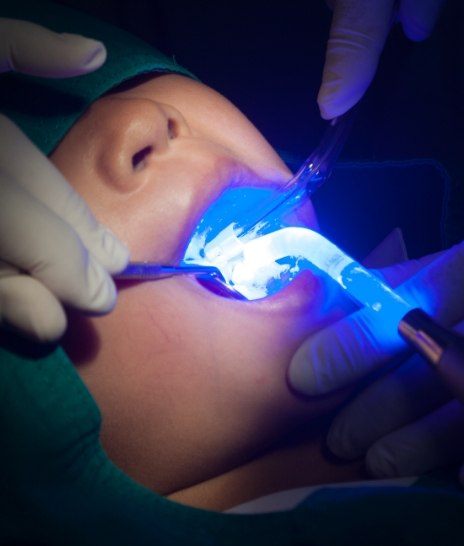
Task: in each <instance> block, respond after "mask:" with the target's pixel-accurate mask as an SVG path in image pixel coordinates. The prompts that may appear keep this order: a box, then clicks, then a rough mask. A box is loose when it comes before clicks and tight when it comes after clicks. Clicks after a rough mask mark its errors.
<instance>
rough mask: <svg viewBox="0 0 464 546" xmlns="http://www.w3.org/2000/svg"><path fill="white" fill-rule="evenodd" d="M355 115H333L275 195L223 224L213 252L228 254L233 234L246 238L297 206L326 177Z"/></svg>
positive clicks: (230, 251) (260, 231)
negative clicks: (293, 172)
mask: <svg viewBox="0 0 464 546" xmlns="http://www.w3.org/2000/svg"><path fill="white" fill-rule="evenodd" d="M354 116H355V110H354V109H351V110H349V111H348V112H347V113H346V114H343V115H342V116H340V117H338V118H336V119H333V120H332V121H331V122H330V124H329V127H328V128H327V129H326V132H325V134H324V136H323V138H322V140H321V142H320V144H319V146H318V147H317V148H316V149H315V150H314V151H313V152H312V153H311V154H310V156H309V157H308V158H307V159H306V161H305V162H304V163H303V164H302V165H301V167H300V168H299V169H298V171H297V173H296V174H295V175H294V176H293V177H292V178H291V179H290V180H289V181H288V182H286V183H285V184H284V186H283V187H282V188H280V191H279V193H278V195H274V196H273V197H272V198H271V199H268V200H265V201H264V202H263V203H261V204H260V205H259V206H258V207H254V208H253V209H251V210H249V211H248V212H247V214H246V215H243V216H242V218H243V219H238V220H237V222H236V223H234V224H232V226H228V227H227V228H225V229H224V230H223V231H222V232H221V233H220V234H219V235H218V236H217V238H216V241H215V245H216V254H217V255H219V254H221V253H223V254H227V255H231V254H232V253H233V251H234V248H235V243H236V238H240V239H242V238H243V240H250V239H253V238H255V237H257V236H258V235H262V234H264V233H265V232H266V231H269V229H271V227H272V225H273V223H274V221H275V220H276V219H279V218H282V217H283V216H284V215H285V214H286V213H288V212H289V211H290V210H293V209H295V208H297V207H299V206H300V205H301V204H302V203H303V202H305V201H306V200H307V199H309V198H310V197H311V195H312V194H313V193H314V192H315V191H316V190H317V189H318V188H320V187H321V186H322V184H323V183H324V182H325V181H326V180H327V179H328V178H329V176H330V174H331V172H332V169H333V166H334V165H335V162H336V161H337V159H338V156H339V154H340V151H341V149H342V147H343V145H344V143H345V141H346V139H347V137H348V134H349V131H350V129H351V125H352V122H353V119H354Z"/></svg>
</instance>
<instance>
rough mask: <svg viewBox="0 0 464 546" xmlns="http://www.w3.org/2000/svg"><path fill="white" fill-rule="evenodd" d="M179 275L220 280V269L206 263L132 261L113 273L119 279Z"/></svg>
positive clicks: (143, 279) (141, 279)
mask: <svg viewBox="0 0 464 546" xmlns="http://www.w3.org/2000/svg"><path fill="white" fill-rule="evenodd" d="M179 275H195V276H209V277H213V278H216V279H219V280H222V279H223V276H222V274H221V272H220V271H219V269H217V268H216V267H212V266H206V265H178V266H174V265H161V264H157V263H152V262H131V263H129V265H128V266H127V267H126V268H125V269H124V270H123V271H121V272H120V273H117V274H116V275H113V278H114V279H116V280H118V281H154V280H158V279H167V278H169V277H176V276H179Z"/></svg>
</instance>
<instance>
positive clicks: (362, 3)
mask: <svg viewBox="0 0 464 546" xmlns="http://www.w3.org/2000/svg"><path fill="white" fill-rule="evenodd" d="M444 1H445V0H400V1H399V2H397V1H396V0H331V1H328V4H329V5H330V6H331V7H332V8H333V18H332V25H331V28H330V35H329V41H328V44H327V51H326V58H325V65H324V71H323V74H322V85H321V88H320V90H319V95H318V98H317V102H318V104H319V109H320V111H321V116H322V117H323V118H324V119H332V118H334V117H337V116H339V115H341V114H343V113H345V112H346V111H347V110H349V109H350V108H351V107H352V106H354V105H355V104H356V103H357V102H358V101H359V100H360V99H361V97H362V96H363V95H364V93H365V92H366V90H367V88H368V87H369V85H370V83H371V81H372V79H373V78H374V75H375V71H376V70H377V65H378V62H379V57H380V54H381V53H382V50H383V47H384V45H385V40H386V39H387V36H388V33H389V31H390V27H391V25H392V23H393V22H394V20H395V18H397V19H398V20H399V21H400V22H401V24H402V26H403V30H404V33H405V34H406V36H407V37H408V38H410V39H411V40H415V41H419V40H424V39H425V38H427V37H428V36H430V34H431V33H432V31H433V27H434V25H435V23H436V21H437V19H438V16H439V13H440V10H441V7H442V6H443V4H444ZM396 10H397V11H396Z"/></svg>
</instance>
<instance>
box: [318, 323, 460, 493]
mask: <svg viewBox="0 0 464 546" xmlns="http://www.w3.org/2000/svg"><path fill="white" fill-rule="evenodd" d="M456 330H457V331H458V332H461V333H464V322H462V321H461V322H460V324H459V325H458V327H457V328H456ZM327 443H328V446H329V449H330V450H331V451H332V452H333V453H335V455H337V456H338V457H340V458H342V459H357V458H359V457H362V456H365V457H366V466H367V468H368V470H369V472H370V473H371V474H372V475H373V476H376V477H379V478H386V477H388V478H390V477H396V476H413V475H419V474H424V473H426V472H429V471H430V470H433V469H435V468H439V467H442V466H445V465H447V464H453V463H458V462H462V461H464V405H463V404H462V403H461V402H459V401H458V400H455V399H453V398H452V396H451V395H450V392H449V390H448V388H446V387H445V385H444V383H443V382H442V381H441V380H440V378H439V377H438V376H437V373H436V372H435V370H433V369H432V368H431V367H430V366H429V364H427V363H426V362H425V360H424V359H423V358H421V357H420V356H419V355H414V356H413V357H411V358H410V359H409V360H407V361H406V363H404V364H402V365H401V366H400V367H398V368H397V369H395V370H394V371H392V372H390V373H389V374H388V375H386V376H385V377H382V378H381V379H378V380H377V381H375V382H374V383H372V384H371V385H369V386H368V387H367V388H366V389H365V390H364V391H363V392H362V393H361V394H359V395H358V396H357V397H356V398H355V399H354V400H353V401H352V402H351V403H350V404H349V405H348V406H347V407H345V408H344V409H343V410H342V411H341V412H340V413H339V414H338V415H337V417H336V418H335V420H334V422H333V424H332V426H331V429H330V431H329V435H328V438H327ZM460 479H461V482H462V483H463V484H464V466H463V467H462V469H461V473H460Z"/></svg>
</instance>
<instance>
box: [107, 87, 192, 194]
mask: <svg viewBox="0 0 464 546" xmlns="http://www.w3.org/2000/svg"><path fill="white" fill-rule="evenodd" d="M100 104H101V105H102V106H101V111H100V112H99V116H98V118H99V120H100V122H99V123H100V129H99V132H100V135H101V148H100V151H99V158H98V166H99V168H100V169H102V174H103V175H104V176H105V178H107V179H108V180H109V181H110V182H111V184H113V185H114V186H116V187H117V188H118V189H120V190H121V191H131V190H133V189H135V188H136V187H137V186H138V185H139V184H140V183H142V182H143V180H144V179H145V178H146V176H145V175H146V173H147V172H148V171H149V170H150V168H152V166H153V164H154V163H155V162H156V161H157V160H158V159H159V158H161V157H162V156H163V155H164V154H166V153H168V152H169V150H170V148H171V147H172V146H173V145H174V142H175V141H176V140H177V139H179V138H182V137H185V136H188V135H189V134H190V129H189V127H188V125H187V123H186V121H185V119H184V118H183V116H182V114H181V113H180V112H179V111H178V110H177V109H176V108H174V107H172V106H169V105H166V104H161V103H158V102H154V101H152V100H149V99H142V98H132V97H131V98H120V97H107V99H106V100H105V101H102V103H100Z"/></svg>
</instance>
